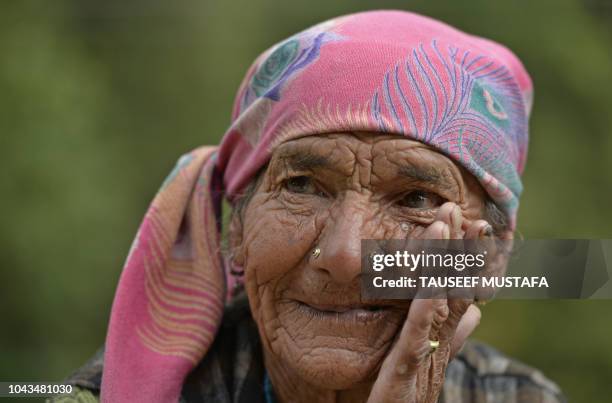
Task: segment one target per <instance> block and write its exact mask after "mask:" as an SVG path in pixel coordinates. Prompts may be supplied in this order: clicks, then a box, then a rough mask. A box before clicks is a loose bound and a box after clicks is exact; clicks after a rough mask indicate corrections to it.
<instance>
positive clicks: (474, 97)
mask: <svg viewBox="0 0 612 403" xmlns="http://www.w3.org/2000/svg"><path fill="white" fill-rule="evenodd" d="M531 99H532V83H531V80H530V78H529V76H528V74H527V72H526V71H525V69H524V67H523V65H522V64H521V62H520V61H519V59H518V58H517V57H516V56H515V55H514V54H513V53H512V52H511V51H510V50H508V49H507V48H505V47H503V46H502V45H499V44H497V43H495V42H492V41H490V40H487V39H483V38H479V37H476V36H472V35H469V34H466V33H464V32H461V31H458V30H457V29H455V28H452V27H450V26H448V25H446V24H444V23H441V22H439V21H436V20H433V19H430V18H427V17H423V16H420V15H417V14H413V13H408V12H403V11H371V12H363V13H357V14H352V15H347V16H343V17H339V18H335V19H332V20H329V21H326V22H324V23H321V24H318V25H316V26H314V27H312V28H309V29H307V30H305V31H303V32H300V33H298V34H296V35H294V36H292V37H291V38H288V39H286V40H284V41H282V42H280V43H279V44H277V45H275V46H273V47H272V48H270V49H268V50H267V51H266V52H264V53H263V54H262V55H261V56H259V57H258V58H257V60H256V61H255V62H254V64H253V65H252V66H251V68H250V69H249V71H248V73H247V75H246V77H245V78H244V80H243V82H242V85H241V86H240V89H239V91H238V94H237V97H236V100H235V103H234V110H233V114H232V124H231V126H230V127H229V129H228V130H227V132H226V133H225V135H224V137H223V140H222V142H221V144H220V146H219V147H218V148H217V147H202V148H198V149H196V150H194V151H192V152H190V153H188V154H185V155H184V156H183V157H181V159H180V160H179V161H178V164H177V166H176V167H175V169H174V170H173V171H172V173H171V174H170V176H169V177H168V178H167V179H166V181H165V182H164V184H163V185H162V187H161V189H160V190H159V192H158V193H157V195H156V196H155V198H154V200H153V202H152V203H151V206H150V207H149V209H148V211H147V213H146V215H145V217H144V219H143V222H142V224H141V226H140V229H139V231H138V234H137V235H136V238H135V239H134V243H133V245H132V248H131V250H130V253H129V256H128V258H127V260H126V263H125V267H124V269H123V273H122V275H121V279H120V281H119V286H118V288H117V293H116V295H115V300H114V303H113V307H112V312H111V319H110V324H109V329H108V335H107V339H106V350H105V356H104V372H103V377H102V400H103V401H105V402H124V401H125V402H135V401H146V402H170V401H177V399H178V397H179V395H180V392H181V387H182V384H183V381H184V379H185V377H186V376H187V374H188V373H189V372H190V371H191V370H192V369H193V368H194V367H195V366H196V365H197V363H198V362H199V361H200V360H201V359H202V357H204V355H205V354H206V352H207V350H208V348H209V347H210V345H211V344H212V341H213V339H214V337H215V333H216V331H217V329H218V327H219V324H220V321H221V316H222V311H223V307H224V303H225V301H226V300H227V299H228V298H229V293H228V291H227V290H228V289H229V287H228V283H227V281H228V280H227V279H231V276H228V275H227V274H226V272H228V271H229V269H230V264H229V262H225V261H224V259H223V257H222V256H221V254H220V233H221V221H220V215H221V201H222V199H223V197H227V199H228V200H229V201H230V202H232V201H234V200H235V198H236V197H237V195H239V194H240V192H241V191H242V190H243V189H244V188H245V186H246V185H247V184H248V183H249V182H250V181H251V179H252V178H253V176H254V174H255V173H256V172H257V171H258V170H259V169H260V168H261V167H262V166H264V165H265V164H266V163H267V161H268V160H269V159H270V155H271V153H272V151H273V150H274V148H275V147H276V146H277V145H278V144H280V143H282V142H284V141H286V140H289V139H294V138H297V137H301V136H308V135H313V134H321V133H331V132H354V131H367V132H387V133H397V134H402V135H405V136H407V137H410V138H412V139H415V140H419V141H422V142H423V143H426V144H428V145H430V146H432V147H434V148H435V149H437V150H439V151H440V152H442V153H444V154H446V155H448V156H450V157H451V158H452V159H454V160H455V161H456V162H458V163H459V164H461V165H462V166H463V167H465V168H466V169H467V170H468V171H469V172H471V173H472V174H473V175H474V176H475V177H476V178H477V179H478V181H479V182H480V183H481V184H482V186H483V187H484V189H485V190H486V191H487V193H488V194H489V195H490V196H491V198H492V199H493V200H494V201H495V203H496V204H497V205H498V206H499V207H500V208H501V209H502V211H504V212H505V214H506V215H507V217H508V218H509V221H510V223H511V226H512V227H514V224H515V220H516V212H517V208H518V198H519V196H520V193H521V191H522V185H521V181H520V174H521V173H522V171H523V168H524V165H525V159H526V152H527V139H528V118H529V112H530V108H531ZM230 281H231V280H230Z"/></svg>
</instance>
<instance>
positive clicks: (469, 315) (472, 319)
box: [450, 304, 482, 359]
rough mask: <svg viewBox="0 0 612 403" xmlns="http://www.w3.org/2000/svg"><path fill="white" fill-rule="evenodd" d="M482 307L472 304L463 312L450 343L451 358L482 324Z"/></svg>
mask: <svg viewBox="0 0 612 403" xmlns="http://www.w3.org/2000/svg"><path fill="white" fill-rule="evenodd" d="M481 315H482V314H481V312H480V309H478V307H477V306H476V305H473V304H471V305H470V306H469V307H468V308H467V310H466V312H465V313H464V314H463V316H462V317H461V319H460V320H459V324H458V325H457V330H456V331H455V334H454V336H453V338H452V339H451V345H450V358H451V359H452V358H454V357H455V356H456V355H457V353H458V352H459V351H460V350H461V348H462V347H463V345H464V344H465V342H466V340H467V338H468V337H469V336H470V334H472V332H473V331H474V329H476V327H477V326H478V325H479V324H480V318H481Z"/></svg>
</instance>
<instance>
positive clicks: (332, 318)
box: [272, 301, 406, 390]
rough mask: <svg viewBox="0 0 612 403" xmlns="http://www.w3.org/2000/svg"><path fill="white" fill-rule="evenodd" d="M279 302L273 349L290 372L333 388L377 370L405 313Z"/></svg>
mask: <svg viewBox="0 0 612 403" xmlns="http://www.w3.org/2000/svg"><path fill="white" fill-rule="evenodd" d="M277 308H278V309H277V312H278V315H279V316H278V319H279V321H278V323H280V325H281V327H280V328H279V329H276V330H277V331H276V332H275V333H276V335H277V337H275V338H274V342H273V343H272V348H273V350H274V351H275V353H276V354H278V355H279V356H280V359H281V360H282V361H283V362H284V366H286V367H289V368H291V369H293V371H290V372H291V373H295V374H296V375H297V376H299V377H301V378H302V379H303V380H304V381H306V382H308V383H310V384H312V385H313V386H316V387H321V388H324V389H333V390H341V389H346V388H350V387H353V386H355V385H356V384H359V383H362V382H365V381H367V380H368V379H370V378H372V377H373V376H374V375H375V373H376V372H377V371H378V369H379V368H380V365H381V362H382V359H383V358H384V356H385V355H386V353H387V352H388V350H389V348H390V347H391V344H392V343H393V340H394V339H395V336H396V335H397V333H398V331H399V329H400V326H401V324H402V323H403V319H404V317H405V314H406V313H405V311H401V310H397V309H368V308H367V307H361V306H360V307H351V308H349V309H340V308H339V307H337V306H334V307H330V306H325V307H322V306H321V305H314V306H310V305H308V304H304V303H302V302H296V301H292V302H288V303H285V304H283V306H278V307H277ZM330 309H335V310H336V311H330ZM338 311H340V312H338Z"/></svg>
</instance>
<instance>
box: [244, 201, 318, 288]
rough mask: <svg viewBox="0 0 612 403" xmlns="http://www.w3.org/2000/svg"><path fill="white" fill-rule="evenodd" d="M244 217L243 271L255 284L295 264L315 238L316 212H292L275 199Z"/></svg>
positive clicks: (271, 278)
mask: <svg viewBox="0 0 612 403" xmlns="http://www.w3.org/2000/svg"><path fill="white" fill-rule="evenodd" d="M246 218H247V219H246V220H245V227H244V247H245V252H246V253H245V257H246V260H245V271H246V274H247V280H248V281H255V282H256V283H257V285H261V284H264V283H267V282H270V281H274V280H275V279H278V278H280V277H282V276H283V275H284V274H286V273H288V272H289V271H290V270H291V269H293V268H295V267H298V266H299V265H300V263H301V262H302V260H303V259H304V257H305V256H306V255H307V254H308V253H309V251H310V249H311V248H312V245H313V242H314V241H315V239H316V226H315V221H316V215H315V214H308V215H303V214H294V213H293V212H292V211H291V209H287V208H286V207H285V206H283V205H282V203H280V202H278V201H270V202H269V203H266V204H264V205H262V206H260V208H256V209H254V210H251V212H249V216H248V217H246Z"/></svg>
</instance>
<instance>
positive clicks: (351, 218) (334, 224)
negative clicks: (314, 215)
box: [312, 202, 375, 284]
mask: <svg viewBox="0 0 612 403" xmlns="http://www.w3.org/2000/svg"><path fill="white" fill-rule="evenodd" d="M368 210H369V211H368ZM368 213H369V214H370V215H371V214H372V209H368V207H367V206H366V205H365V204H358V205H357V204H355V203H350V202H345V203H343V206H339V208H337V209H335V210H334V211H332V212H331V213H330V217H329V218H328V220H327V221H326V223H325V227H324V229H323V230H322V233H321V238H320V239H319V243H318V244H317V245H316V246H315V248H319V249H320V252H319V256H318V257H316V258H313V259H312V262H313V264H314V266H315V268H316V269H317V270H321V271H323V272H326V273H327V275H329V276H330V277H331V278H332V279H333V280H334V282H337V283H341V284H349V283H352V282H354V281H355V280H356V279H357V278H358V277H359V275H360V273H361V240H362V239H367V238H373V237H374V235H375V234H374V232H373V231H372V228H371V226H372V222H373V221H374V220H372V217H371V216H368ZM313 257H314V256H313Z"/></svg>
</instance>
